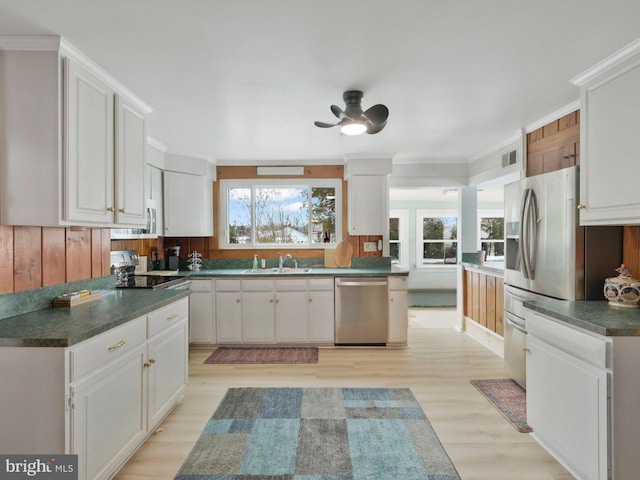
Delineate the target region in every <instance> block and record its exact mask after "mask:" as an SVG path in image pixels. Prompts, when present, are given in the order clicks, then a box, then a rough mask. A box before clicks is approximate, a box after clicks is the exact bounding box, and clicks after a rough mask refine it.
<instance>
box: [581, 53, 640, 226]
mask: <svg viewBox="0 0 640 480" xmlns="http://www.w3.org/2000/svg"><path fill="white" fill-rule="evenodd" d="M636 62H637V60H636ZM596 82H597V83H595V84H594V85H592V86H589V87H586V88H583V89H582V102H581V103H582V110H583V114H582V115H583V121H582V122H581V127H582V128H581V131H580V142H581V148H580V153H581V155H582V158H581V163H580V203H581V204H582V205H581V207H584V208H582V209H581V210H580V224H581V225H607V224H608V225H619V224H636V225H637V224H640V189H638V185H637V183H638V182H637V178H636V176H635V175H633V174H632V173H631V172H635V171H636V170H637V168H638V158H640V144H639V143H638V131H640V90H639V89H638V84H640V65H636V66H635V67H633V68H631V69H628V70H626V71H624V70H623V72H622V73H619V74H617V75H614V76H612V77H611V78H609V79H607V80H606V81H602V80H600V79H596Z"/></svg>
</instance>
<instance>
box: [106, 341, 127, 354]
mask: <svg viewBox="0 0 640 480" xmlns="http://www.w3.org/2000/svg"><path fill="white" fill-rule="evenodd" d="M125 343H127V342H125V341H124V340H120V341H119V342H118V343H116V344H115V345H111V346H110V347H107V350H109V351H110V352H111V351H112V350H117V349H119V348H120V347H122V346H123V345H124V344H125Z"/></svg>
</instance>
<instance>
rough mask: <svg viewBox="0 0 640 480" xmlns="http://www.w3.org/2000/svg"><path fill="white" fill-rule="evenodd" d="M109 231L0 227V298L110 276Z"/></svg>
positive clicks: (102, 229)
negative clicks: (2, 295) (19, 292)
mask: <svg viewBox="0 0 640 480" xmlns="http://www.w3.org/2000/svg"><path fill="white" fill-rule="evenodd" d="M110 251H111V239H110V230H109V229H108V228H86V229H72V228H64V227H59V228H55V227H21V226H11V225H0V294H2V293H12V292H18V291H21V290H29V289H32V288H40V287H47V286H50V285H57V284H60V283H65V282H74V281H77V280H87V279H90V278H98V277H102V276H104V275H109V274H110V273H111V267H110V258H109V252H110Z"/></svg>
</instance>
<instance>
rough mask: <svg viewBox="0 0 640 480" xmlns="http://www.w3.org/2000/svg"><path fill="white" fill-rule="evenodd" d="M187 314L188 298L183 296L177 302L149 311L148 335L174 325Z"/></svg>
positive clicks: (150, 335)
mask: <svg viewBox="0 0 640 480" xmlns="http://www.w3.org/2000/svg"><path fill="white" fill-rule="evenodd" d="M188 316H189V299H187V298H183V299H182V300H179V301H177V302H174V303H172V304H171V305H167V306H166V307H162V308H160V309H158V310H156V311H155V312H151V313H150V314H149V316H148V317H147V321H148V329H149V337H152V336H154V335H155V334H156V333H158V332H161V331H162V330H164V329H165V328H169V327H170V326H172V325H175V324H176V323H178V322H179V321H180V320H182V319H183V318H187V317H188Z"/></svg>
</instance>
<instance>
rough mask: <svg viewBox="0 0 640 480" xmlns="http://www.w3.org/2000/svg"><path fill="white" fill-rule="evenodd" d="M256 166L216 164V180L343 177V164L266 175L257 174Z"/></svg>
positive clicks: (309, 166)
mask: <svg viewBox="0 0 640 480" xmlns="http://www.w3.org/2000/svg"><path fill="white" fill-rule="evenodd" d="M257 170H258V167H257V166H255V165H252V166H223V165H221V166H218V167H216V178H217V179H218V180H229V179H233V180H240V179H247V178H276V179H277V178H344V166H343V165H306V166H305V167H304V175H301V176H291V175H274V176H269V177H266V176H264V175H258V172H257Z"/></svg>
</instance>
